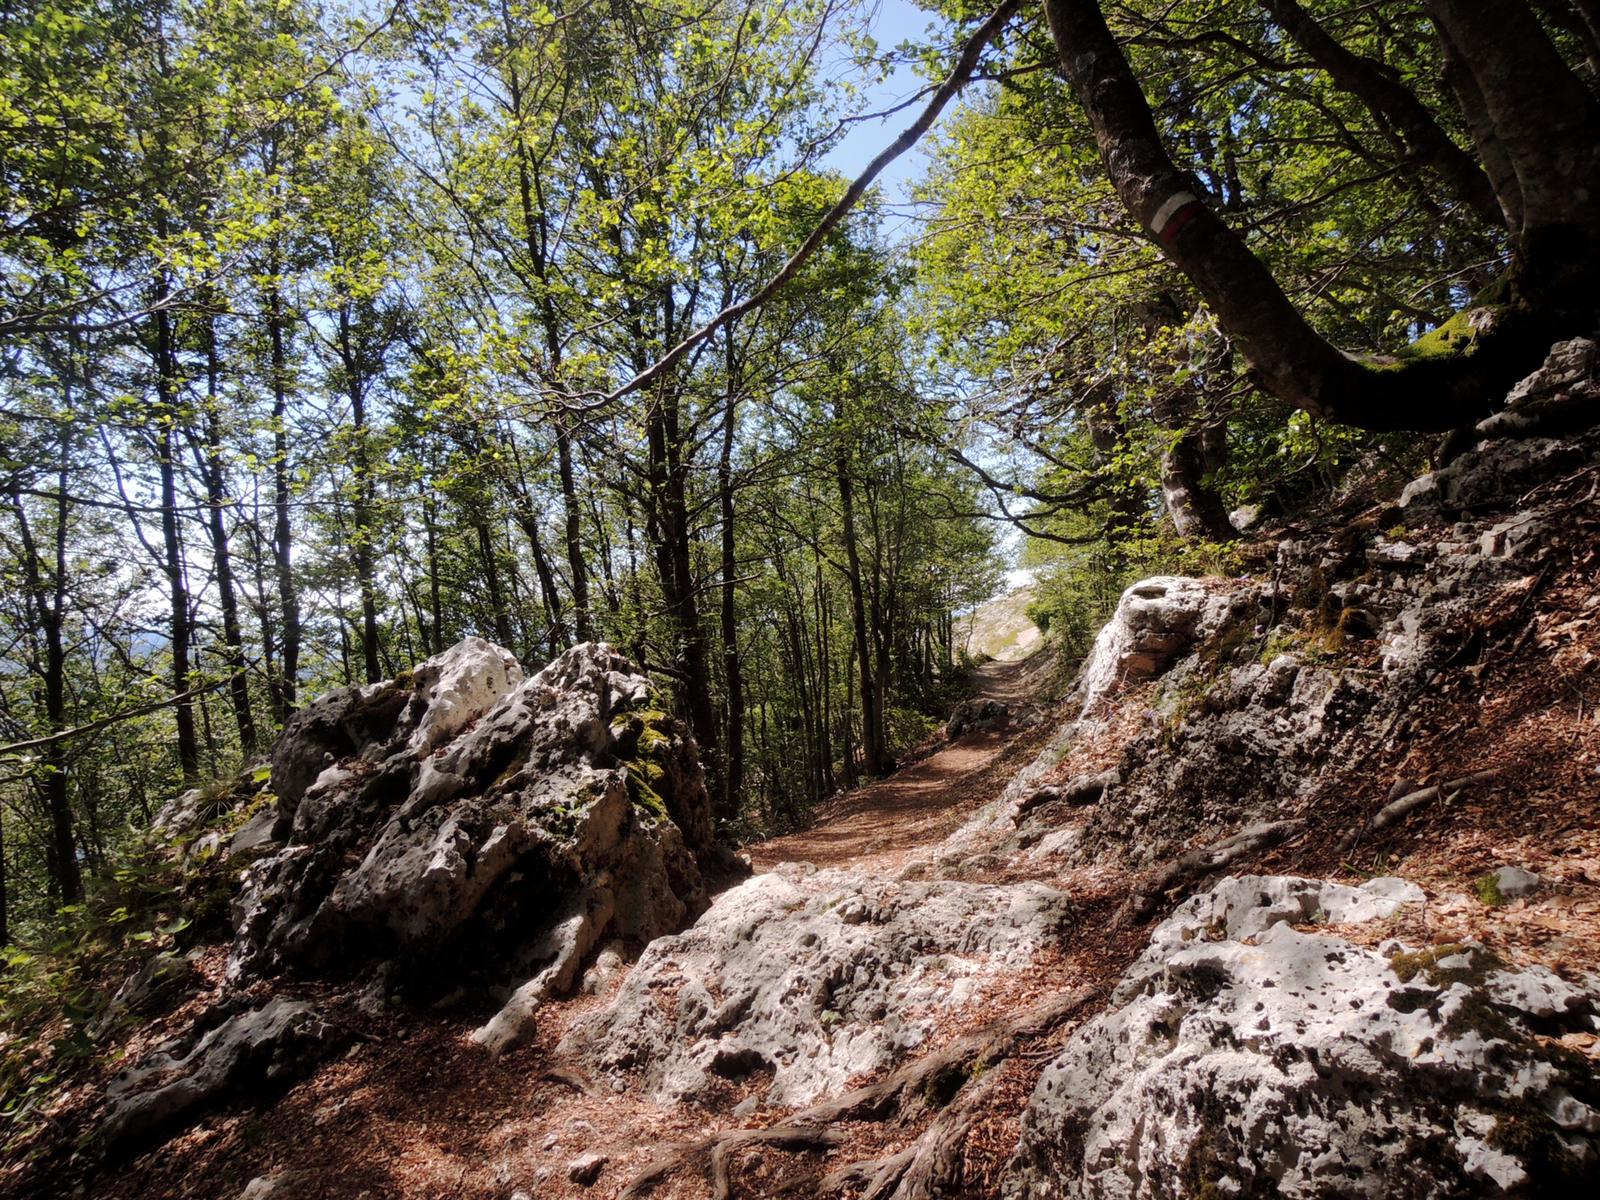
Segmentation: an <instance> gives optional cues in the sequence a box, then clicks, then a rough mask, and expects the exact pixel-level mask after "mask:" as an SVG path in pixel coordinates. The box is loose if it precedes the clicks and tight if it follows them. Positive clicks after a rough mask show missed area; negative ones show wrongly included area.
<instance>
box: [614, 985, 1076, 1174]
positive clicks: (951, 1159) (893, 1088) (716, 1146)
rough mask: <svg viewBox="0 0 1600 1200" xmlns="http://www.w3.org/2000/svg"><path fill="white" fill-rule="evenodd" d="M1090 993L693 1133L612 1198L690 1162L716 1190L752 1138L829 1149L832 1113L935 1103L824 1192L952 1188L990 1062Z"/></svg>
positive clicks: (1065, 1015)
mask: <svg viewBox="0 0 1600 1200" xmlns="http://www.w3.org/2000/svg"><path fill="white" fill-rule="evenodd" d="M1096 994H1097V992H1096V990H1095V989H1094V988H1089V987H1082V988H1075V989H1073V990H1072V991H1070V992H1066V993H1064V994H1061V995H1058V996H1055V997H1053V998H1051V999H1050V1000H1047V1001H1045V1002H1043V1003H1041V1004H1037V1005H1035V1006H1034V1007H1032V1008H1030V1009H1028V1010H1026V1011H1025V1012H1023V1013H1021V1014H1019V1015H1018V1016H1015V1017H1011V1018H1008V1019H1006V1020H1003V1021H995V1022H993V1023H991V1024H989V1025H986V1026H984V1027H983V1028H982V1029H980V1030H978V1031H976V1032H975V1033H970V1034H967V1035H966V1036H965V1037H962V1038H959V1039H957V1040H956V1041H954V1042H952V1043H951V1044H950V1045H948V1046H946V1047H945V1048H944V1049H942V1050H940V1051H938V1052H936V1053H934V1054H930V1055H928V1056H927V1057H925V1058H921V1059H918V1060H917V1061H916V1062H913V1063H908V1064H907V1065H906V1066H904V1067H901V1068H900V1069H899V1070H898V1071H895V1072H893V1073H892V1074H890V1075H888V1076H886V1077H885V1078H883V1079H881V1080H879V1081H878V1082H877V1083H873V1084H869V1085H867V1086H866V1087H862V1088H856V1089H855V1090H854V1091H850V1092H846V1093H845V1094H844V1095H842V1096H839V1097H836V1098H835V1099H832V1100H825V1101H823V1102H822V1103H820V1104H816V1105H813V1106H812V1107H810V1108H807V1109H802V1110H800V1111H799V1112H796V1113H794V1114H793V1115H792V1116H790V1117H789V1118H788V1119H787V1120H784V1121H782V1122H780V1123H779V1124H777V1125H772V1126H769V1127H768V1128H766V1129H731V1130H727V1131H725V1132H722V1133H714V1134H712V1135H711V1136H710V1137H707V1138H702V1139H701V1140H699V1141H696V1142H689V1143H685V1144H682V1145H678V1146H672V1147H669V1148H668V1149H666V1150H665V1151H663V1152H662V1154H661V1156H660V1157H659V1158H657V1159H656V1161H655V1162H653V1163H651V1164H650V1165H648V1166H647V1167H645V1168H644V1169H643V1170H641V1171H640V1172H639V1173H638V1174H636V1175H634V1177H633V1178H632V1179H630V1180H629V1181H628V1183H627V1185H626V1186H625V1187H624V1188H623V1189H622V1191H620V1192H619V1193H618V1194H617V1200H633V1198H634V1197H638V1196H644V1195H647V1194H648V1193H649V1192H651V1191H652V1190H654V1189H655V1188H657V1187H659V1186H660V1185H661V1184H663V1183H665V1182H666V1181H667V1180H668V1179H670V1178H671V1177H672V1176H673V1175H675V1174H676V1173H677V1172H678V1171H680V1170H684V1169H691V1168H692V1169H698V1170H700V1171H702V1172H703V1173H704V1174H705V1176H706V1178H707V1180H708V1181H709V1182H710V1184H711V1194H712V1196H713V1197H715V1198H716V1200H731V1197H732V1196H733V1182H732V1168H733V1163H734V1159H735V1157H736V1156H737V1155H738V1154H739V1152H740V1151H742V1150H746V1149H749V1148H752V1147H756V1146H772V1147H775V1148H778V1149H783V1150H828V1149H831V1148H832V1147H835V1146H838V1145H840V1144H841V1143H842V1142H843V1141H844V1134H843V1133H842V1132H839V1131H837V1130H834V1129H831V1128H829V1127H830V1126H832V1125H834V1124H837V1123H838V1122H841V1121H890V1120H893V1121H895V1122H896V1123H898V1124H902V1125H908V1124H911V1123H913V1122H915V1121H917V1120H918V1119H920V1118H921V1117H923V1116H925V1115H927V1114H928V1113H935V1114H936V1115H935V1116H934V1118H933V1120H932V1121H931V1122H930V1123H929V1125H928V1127H927V1129H926V1130H925V1131H924V1132H923V1133H922V1134H921V1135H920V1136H919V1137H918V1138H917V1139H916V1140H915V1141H914V1142H913V1143H912V1144H911V1145H910V1146H908V1147H906V1148H905V1149H904V1150H901V1151H899V1152H898V1153H896V1154H893V1155H890V1156H888V1157H886V1158H881V1159H873V1160H869V1161H866V1162H859V1163H852V1164H850V1165H848V1166H844V1167H841V1168H839V1169H838V1170H835V1171H834V1172H832V1173H831V1174H829V1175H828V1176H827V1177H826V1178H824V1179H823V1181H822V1184H821V1192H822V1193H823V1194H828V1193H830V1192H834V1191H837V1190H839V1189H840V1188H841V1187H844V1186H846V1185H851V1186H855V1187H863V1186H864V1188H865V1190H864V1191H863V1192H862V1193H861V1194H862V1196H863V1197H864V1198H865V1197H879V1198H882V1200H888V1198H890V1197H897V1198H900V1200H911V1198H912V1197H919V1198H920V1197H934V1196H954V1195H958V1194H959V1191H960V1187H961V1151H962V1146H963V1143H964V1142H965V1140H966V1135H967V1131H968V1130H969V1129H970V1128H971V1126H972V1123H973V1122H974V1121H975V1120H976V1119H977V1118H978V1117H979V1116H981V1115H982V1114H983V1112H984V1110H985V1104H984V1101H985V1099H986V1098H987V1096H988V1094H989V1093H990V1092H991V1091H992V1090H993V1089H994V1087H995V1084H996V1080H997V1079H998V1076H999V1071H998V1070H997V1069H996V1068H998V1067H999V1066H1000V1065H1001V1064H1002V1063H1004V1062H1005V1061H1006V1060H1007V1059H1009V1058H1011V1057H1013V1056H1014V1055H1015V1053H1016V1051H1017V1048H1018V1047H1019V1046H1020V1045H1021V1044H1022V1043H1024V1042H1027V1041H1031V1040H1033V1039H1035V1038H1039V1037H1042V1036H1044V1035H1045V1034H1048V1033H1050V1032H1052V1031H1053V1030H1055V1029H1056V1028H1057V1027H1059V1026H1060V1025H1061V1024H1063V1023H1064V1022H1065V1021H1067V1020H1068V1019H1069V1018H1071V1017H1072V1016H1074V1015H1075V1014H1077V1013H1078V1012H1080V1011H1081V1010H1082V1009H1083V1008H1084V1006H1085V1005H1086V1004H1088V1002H1089V1001H1090V1000H1092V999H1093V998H1094V997H1095V995H1096Z"/></svg>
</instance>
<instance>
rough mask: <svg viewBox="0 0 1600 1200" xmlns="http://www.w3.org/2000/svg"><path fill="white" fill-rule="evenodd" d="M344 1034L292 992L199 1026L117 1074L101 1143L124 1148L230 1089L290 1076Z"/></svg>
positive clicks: (109, 1092)
mask: <svg viewBox="0 0 1600 1200" xmlns="http://www.w3.org/2000/svg"><path fill="white" fill-rule="evenodd" d="M342 1040H343V1039H342V1037H341V1035H340V1034H339V1032H338V1030H336V1029H335V1028H334V1027H333V1026H330V1025H329V1024H327V1023H326V1022H325V1021H323V1020H322V1018H321V1017H320V1016H319V1015H318V1014H317V1012H316V1010H315V1009H314V1008H312V1006H311V1005H309V1004H306V1003H304V1002H303V1001H299V1000H290V999H287V998H284V997H277V998H275V999H272V1000H269V1001H268V1002H267V1003H266V1004H264V1005H262V1006H261V1007H260V1008H255V1009H250V1010H248V1011H245V1012H241V1013H236V1014H235V1015H233V1016H231V1017H228V1018H227V1019H226V1020H225V1021H223V1022H222V1023H221V1024H220V1025H218V1026H216V1027H215V1028H214V1029H211V1030H209V1031H208V1032H206V1033H204V1034H200V1033H199V1032H198V1030H196V1031H191V1033H190V1034H189V1035H188V1036H187V1037H184V1038H180V1039H178V1040H175V1041H173V1042H169V1043H167V1044H165V1045H163V1046H160V1047H158V1048H157V1049H156V1050H155V1051H153V1052H152V1053H151V1054H149V1055H147V1056H146V1057H145V1058H144V1060H143V1061H142V1062H140V1063H139V1065H138V1066H136V1067H131V1068H129V1069H127V1070H125V1071H123V1072H122V1073H121V1074H120V1075H118V1076H117V1077H116V1078H115V1079H113V1080H112V1081H111V1085H110V1087H109V1088H107V1090H106V1116H105V1120H104V1121H103V1122H102V1124H101V1127H100V1142H101V1145H102V1147H103V1148H104V1149H106V1150H109V1151H115V1150H119V1149H121V1148H122V1147H124V1146H126V1145H128V1144H131V1143H136V1142H138V1141H140V1140H141V1139H145V1138H149V1137H152V1136H154V1135H156V1134H157V1133H159V1132H161V1131H162V1130H164V1129H166V1128H168V1127H170V1126H172V1125H174V1124H176V1123H178V1122H179V1121H181V1120H182V1119H183V1118H184V1117H185V1116H186V1115H188V1114H190V1113H191V1112H195V1111H198V1110H200V1109H203V1108H205V1107H207V1106H210V1105H214V1104H216V1103H218V1102H220V1101H222V1100H225V1099H226V1098H227V1097H229V1096H230V1095H233V1094H238V1093H241V1092H244V1091H246V1090H252V1091H255V1092H259V1091H260V1089H261V1088H262V1087H263V1086H271V1085H273V1084H282V1083H287V1082H290V1081H292V1080H294V1079H296V1078H298V1077H300V1076H302V1075H304V1074H307V1073H308V1072H309V1071H310V1070H311V1068H312V1067H314V1066H315V1065H316V1064H317V1063H318V1062H319V1061H320V1060H321V1059H323V1058H325V1057H326V1056H327V1055H328V1054H329V1053H331V1052H332V1051H333V1050H334V1049H335V1048H337V1046H338V1045H340V1044H341V1042H342ZM258 1098H259V1097H258Z"/></svg>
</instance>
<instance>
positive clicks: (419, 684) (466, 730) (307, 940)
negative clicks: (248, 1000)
mask: <svg viewBox="0 0 1600 1200" xmlns="http://www.w3.org/2000/svg"><path fill="white" fill-rule="evenodd" d="M658 703H659V702H658V701H657V700H656V699H655V693H654V691H653V689H652V687H651V684H650V682H649V680H648V679H647V678H646V677H645V676H644V675H643V674H641V673H640V672H639V671H638V670H636V669H635V668H634V667H633V666H632V665H631V664H630V663H628V661H627V660H626V659H625V658H623V657H622V656H621V655H619V654H617V653H616V652H615V651H613V650H612V649H611V648H610V647H608V646H605V645H603V644H597V643H591V644H584V645H580V646H577V647H575V648H573V649H572V650H569V651H567V652H566V653H565V654H563V655H562V656H561V657H560V658H558V659H556V660H555V661H554V662H552V663H550V664H549V665H548V666H547V667H545V668H544V669H543V670H542V671H540V672H539V673H538V674H536V675H534V676H532V677H531V678H527V679H524V678H523V677H522V672H521V670H520V668H518V666H517V664H516V662H515V660H513V659H512V658H511V656H510V655H509V654H508V653H507V652H506V651H504V650H501V649H500V648H499V647H496V646H493V645H491V644H490V643H488V642H485V641H483V640H482V639H479V638H469V639H467V640H466V641H464V642H462V643H460V644H459V645H457V646H454V647H452V648H451V649H449V650H447V651H445V652H444V653H443V654H441V655H439V656H437V657H435V658H433V659H430V660H429V661H427V662H425V663H423V664H422V665H421V666H420V667H418V668H417V669H416V670H415V671H414V672H412V673H411V674H410V675H409V676H402V677H400V678H398V679H395V680H392V681H390V682H388V683H382V684H377V685H373V686H370V687H354V688H345V689H341V690H340V691H336V692H333V693H331V694H329V695H327V696H324V697H322V698H320V699H318V700H316V701H315V702H313V703H312V704H310V705H308V706H307V707H306V709H304V710H303V711H302V712H301V713H299V714H297V715H296V716H295V717H294V718H293V719H292V720H291V721H290V723H289V725H288V727H287V728H286V729H285V731H284V734H283V737H282V738H281V739H280V741H279V743H278V745H277V747H276V749H275V750H274V752H273V758H272V786H273V790H274V792H275V793H276V794H277V828H276V834H277V836H278V837H279V838H280V839H281V840H282V842H283V847H282V849H281V850H279V851H278V852H277V853H275V854H273V855H272V856H270V857H268V858H266V859H263V860H262V861H260V862H258V863H257V864H256V865H255V866H253V867H252V868H251V869H250V870H249V872H248V873H247V875H246V877H245V882H244V886H243V888H242V891H241V893H240V895H239V898H238V899H237V901H236V902H235V905H234V915H235V922H236V929H237V933H236V937H235V941H234V945H233V950H232V955H231V958H230V961H229V964H228V977H229V979H230V981H232V982H234V983H239V982H243V981H246V980H248V979H251V978H253V977H257V976H260V975H263V974H273V973H277V972H282V971H290V972H312V973H323V974H350V973H354V972H358V971H360V972H370V971H373V970H374V969H377V970H378V971H379V982H378V984H377V985H376V986H377V988H379V989H380V990H382V989H393V988H404V987H407V986H411V987H414V988H418V989H421V990H432V991H435V992H448V991H451V990H453V989H455V988H457V987H463V988H466V989H468V990H469V991H470V990H471V989H473V988H477V989H480V990H486V991H488V992H490V993H491V994H493V995H498V996H499V997H500V998H501V999H506V998H507V997H508V996H510V997H511V999H512V1000H513V1002H514V1008H513V1010H511V1011H508V1012H507V1013H506V1014H503V1015H502V1018H501V1019H500V1020H499V1021H498V1023H497V1024H495V1025H494V1026H493V1027H492V1029H490V1030H489V1031H488V1032H486V1034H485V1040H486V1041H487V1042H488V1043H489V1044H491V1045H493V1046H495V1047H496V1048H503V1047H504V1046H506V1045H509V1044H511V1043H512V1042H514V1041H515V1040H516V1039H517V1038H518V1037H519V1036H520V1035H521V1033H522V1032H523V1031H524V1029H525V1027H526V1023H527V1020H528V1018H529V1016H530V1015H531V1011H532V1008H533V1007H535V1006H536V1004H537V1000H538V998H540V997H542V996H545V995H549V994H553V993H556V992H561V991H565V990H567V989H568V988H570V987H571V986H572V985H573V983H574V982H575V981H576V978H577V975H578V971H579V967H580V966H581V964H582V961H583V959H584V957H585V956H586V955H588V954H589V952H590V950H591V949H592V948H593V947H595V946H597V945H598V944H599V943H600V942H602V941H603V940H611V939H621V940H622V941H623V942H625V943H630V944H632V945H634V946H642V945H643V944H644V943H645V942H647V941H649V940H650V939H651V938H654V937H657V936H659V935H661V934H663V933H668V932H671V931H673V930H675V929H678V928H681V927H682V926H683V925H684V924H686V923H687V922H688V921H690V920H692V919H693V918H694V917H695V916H696V915H697V914H698V913H699V912H700V911H701V910H702V909H703V908H704V907H705V904H706V890H705V884H704V881H703V876H702V870H701V867H702V863H710V862H711V861H712V859H713V858H714V857H716V856H717V851H716V850H715V849H714V846H713V838H712V826H711V816H710V803H709V800H708V798H707V796H706V791H705V784H704V777H703V773H702V772H701V770H700V766H699V763H698V760H697V757H696V752H695V748H694V745H693V743H692V742H691V741H689V740H688V739H687V738H685V737H684V736H682V735H681V734H680V733H679V732H678V729H677V726H676V724H675V723H674V722H673V721H672V720H671V718H669V717H668V716H667V715H666V714H665V713H664V712H662V711H660V709H659V708H658V707H657V705H658ZM719 861H720V859H719ZM517 985H524V986H522V988H521V990H520V991H518V992H517V993H516V994H515V995H512V994H511V989H512V988H513V987H514V986H517ZM529 988H531V989H532V990H531V991H530V990H529Z"/></svg>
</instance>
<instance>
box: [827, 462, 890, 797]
mask: <svg viewBox="0 0 1600 1200" xmlns="http://www.w3.org/2000/svg"><path fill="white" fill-rule="evenodd" d="M835 474H836V477H837V480H838V484H839V512H840V517H841V520H842V523H843V527H844V551H845V564H846V566H847V567H848V568H849V571H848V574H847V576H846V582H847V583H848V584H849V586H850V616H851V627H852V632H853V635H854V638H855V651H856V653H855V658H856V666H857V668H858V669H859V671H860V684H861V759H862V762H861V768H862V772H863V774H865V775H866V777H867V778H868V779H876V778H877V777H878V776H879V775H881V774H882V773H883V759H884V754H883V697H882V694H881V693H880V692H879V690H878V688H879V680H877V679H875V678H873V673H872V663H873V653H872V638H871V632H870V630H869V629H868V627H867V602H866V593H865V590H864V588H863V586H862V580H861V552H860V549H859V548H858V546H857V544H856V515H855V488H854V484H853V482H852V480H851V478H850V462H849V459H848V458H846V456H845V455H843V454H840V455H839V456H838V458H837V460H836V463H835Z"/></svg>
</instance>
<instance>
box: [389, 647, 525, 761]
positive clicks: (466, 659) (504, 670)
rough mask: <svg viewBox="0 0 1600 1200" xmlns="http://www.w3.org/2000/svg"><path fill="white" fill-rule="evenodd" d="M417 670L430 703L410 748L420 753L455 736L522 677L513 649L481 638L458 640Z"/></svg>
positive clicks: (415, 679)
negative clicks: (507, 648)
mask: <svg viewBox="0 0 1600 1200" xmlns="http://www.w3.org/2000/svg"><path fill="white" fill-rule="evenodd" d="M411 674H412V687H413V689H414V690H415V692H416V694H417V695H418V696H419V697H421V698H422V701H423V703H424V704H425V705H426V706H427V707H426V709H425V710H424V712H423V714H422V718H421V720H419V721H418V722H417V728H416V732H415V733H413V734H412V735H411V742H410V749H411V751H412V753H413V754H419V755H421V754H427V753H428V752H429V751H431V750H433V749H434V748H436V747H437V746H439V745H441V744H443V743H444V742H446V741H448V740H449V739H451V738H453V737H455V735H456V734H458V733H460V732H461V731H462V730H463V729H465V728H466V727H467V726H468V725H470V724H472V722H474V721H476V720H477V719H478V718H479V717H481V716H483V715H484V714H485V713H486V712H488V711H489V710H490V709H491V708H493V707H494V706H495V705H496V704H497V703H499V701H500V698H501V697H502V696H504V695H505V694H506V693H507V692H509V691H511V690H512V689H513V688H515V687H516V686H517V685H518V684H520V683H521V682H522V667H521V665H520V664H518V662H517V660H516V659H515V658H514V657H513V656H512V654H511V651H509V650H504V649H502V648H501V647H499V646H496V645H495V644H494V643H492V642H487V641H485V640H484V639H483V638H480V637H469V638H467V639H465V640H464V641H460V642H457V643H456V644H455V645H454V646H451V647H450V649H448V650H446V651H444V652H443V653H442V654H436V655H435V656H434V657H432V658H430V659H428V661H427V662H425V663H423V664H422V665H421V666H420V667H418V668H417V669H416V670H415V671H413V672H412V673H411Z"/></svg>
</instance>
